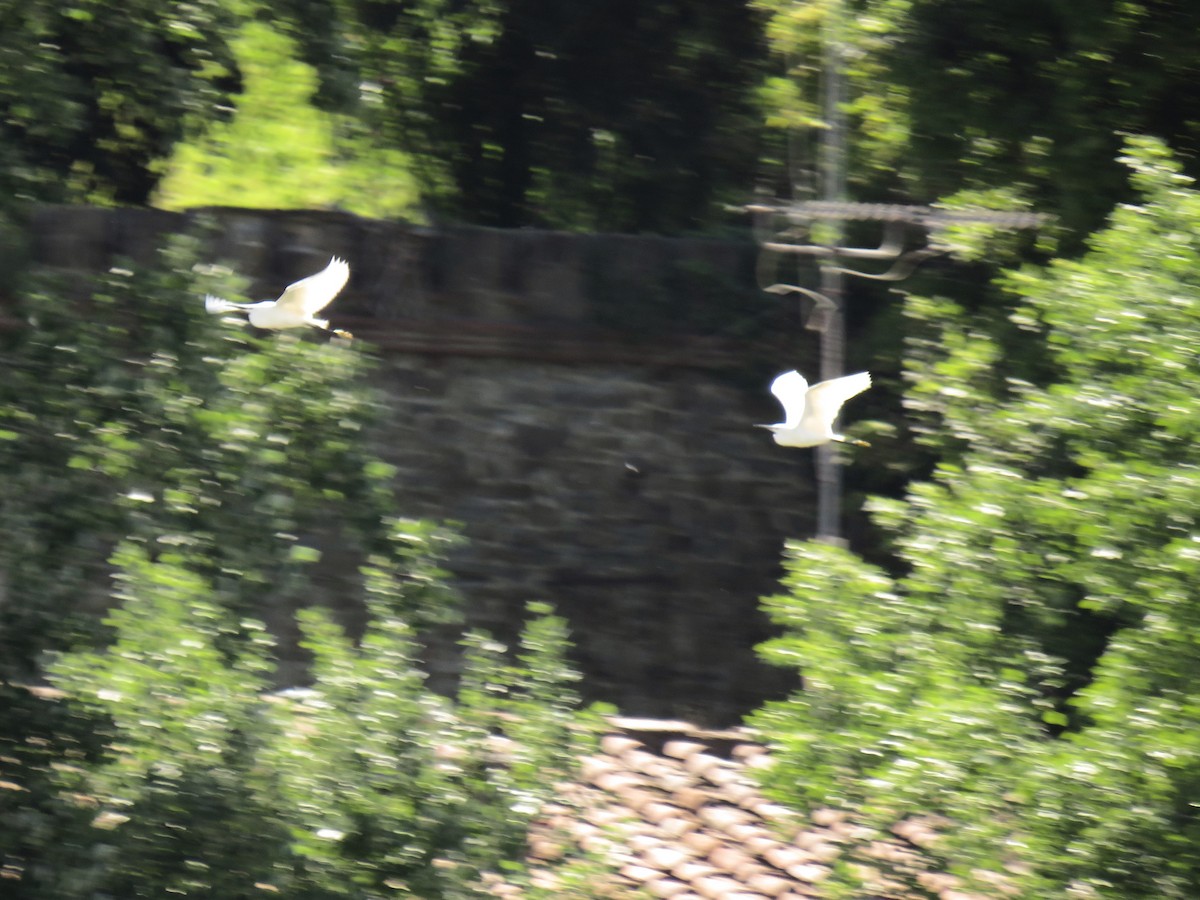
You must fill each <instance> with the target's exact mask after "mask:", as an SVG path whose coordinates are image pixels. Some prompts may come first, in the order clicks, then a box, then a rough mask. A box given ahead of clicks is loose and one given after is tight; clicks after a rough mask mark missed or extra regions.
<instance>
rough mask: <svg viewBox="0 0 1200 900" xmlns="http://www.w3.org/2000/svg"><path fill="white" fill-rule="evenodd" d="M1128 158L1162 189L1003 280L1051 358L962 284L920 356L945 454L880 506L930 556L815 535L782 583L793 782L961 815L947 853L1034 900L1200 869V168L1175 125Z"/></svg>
mask: <svg viewBox="0 0 1200 900" xmlns="http://www.w3.org/2000/svg"><path fill="white" fill-rule="evenodd" d="M1127 162H1128V163H1129V164H1130V165H1132V166H1133V168H1134V171H1135V175H1134V179H1133V181H1134V185H1135V186H1136V188H1137V190H1138V191H1139V193H1140V194H1141V196H1142V200H1141V202H1140V203H1139V204H1137V205H1130V206H1126V207H1123V208H1121V209H1119V210H1118V211H1117V212H1115V213H1114V214H1113V216H1112V219H1111V221H1110V223H1109V225H1108V227H1107V228H1106V229H1105V230H1103V231H1102V232H1100V233H1099V234H1097V235H1096V236H1095V237H1094V238H1093V239H1092V241H1091V242H1090V245H1089V250H1088V252H1087V253H1086V255H1085V256H1084V257H1083V258H1082V259H1080V260H1078V261H1059V262H1056V263H1055V264H1053V265H1051V266H1049V267H1048V268H1045V269H1029V270H1022V271H1018V272H1013V273H1011V274H1009V275H1008V276H1006V277H1005V279H1004V284H1005V286H1006V288H1007V289H1008V290H1009V291H1010V292H1012V293H1013V294H1015V295H1016V296H1017V297H1018V299H1019V302H1018V303H1017V305H1016V307H1015V309H1014V311H1013V313H1012V314H1011V321H1012V324H1013V325H1014V327H1016V328H1018V329H1019V330H1021V332H1022V333H1024V335H1025V336H1026V340H1027V341H1028V342H1029V343H1030V344H1037V345H1040V346H1041V347H1042V348H1043V351H1044V355H1045V358H1044V359H1043V360H1041V361H1040V363H1039V364H1038V365H1037V366H1034V367H1032V368H1029V369H1028V370H1027V371H1026V372H1025V373H1024V374H1025V376H1026V377H1022V373H1021V372H1019V371H1013V370H1012V369H1007V370H1002V374H1001V376H1000V377H997V374H996V373H995V371H994V370H993V366H994V363H995V361H996V359H997V353H998V345H997V343H996V342H995V341H994V340H993V338H992V337H991V336H990V332H991V328H990V325H989V324H988V323H987V322H982V323H981V324H982V327H976V326H975V325H973V324H972V323H971V322H970V320H969V318H967V317H964V316H958V317H953V316H947V315H946V311H945V308H944V301H943V302H942V303H943V309H942V312H941V313H940V318H941V321H942V322H943V323H944V327H945V331H944V333H943V339H942V341H940V342H939V344H937V345H930V346H927V347H925V349H924V350H923V351H922V352H921V353H920V354H916V355H914V356H913V357H912V358H911V362H910V376H911V378H912V387H911V395H912V398H913V402H912V412H913V413H914V415H917V416H919V417H930V416H932V417H933V418H932V419H929V420H928V421H929V423H930V439H931V440H934V441H936V442H937V443H938V444H939V446H941V447H942V448H943V451H944V461H943V462H942V464H941V465H940V466H939V467H938V469H937V472H936V474H935V476H934V478H933V479H932V480H930V481H928V482H922V483H918V484H915V485H913V487H912V489H911V491H910V494H909V497H908V499H907V501H906V502H903V503H897V502H883V501H880V502H879V504H878V507H877V517H878V518H879V519H880V521H881V523H882V524H883V525H884V526H885V528H886V529H887V530H888V531H889V532H890V533H891V534H892V535H893V536H894V538H895V540H896V542H897V549H898V551H899V555H900V558H901V560H902V562H903V564H904V567H905V572H904V573H903V574H902V575H900V576H899V577H896V576H892V575H890V574H888V573H886V572H884V571H882V570H880V569H878V568H876V567H873V566H869V565H867V564H865V563H863V562H861V561H860V560H857V559H856V558H854V557H853V556H851V555H850V554H848V553H846V552H845V551H840V550H837V549H834V548H830V547H824V546H821V545H815V544H795V545H793V546H792V547H791V549H790V551H789V562H788V569H789V574H788V576H787V579H786V586H787V588H788V589H789V593H788V594H786V595H782V596H780V597H776V598H770V599H768V601H767V607H768V610H769V611H770V612H771V614H772V615H773V617H774V618H775V619H776V621H777V622H778V623H779V624H781V625H782V626H784V627H785V629H786V632H787V633H786V634H785V636H783V637H781V638H779V639H778V640H775V641H772V642H770V643H768V644H767V645H765V647H764V654H765V656H766V658H767V659H769V660H771V661H773V662H776V663H779V664H781V665H789V666H793V665H794V666H799V667H801V670H802V671H803V674H804V678H805V686H804V689H803V691H801V692H799V693H798V694H796V695H795V696H794V697H793V698H792V699H791V700H789V701H787V702H783V703H778V704H771V705H769V706H768V707H767V708H765V709H764V710H763V711H761V712H760V713H759V714H757V715H756V717H755V724H757V725H758V726H759V727H761V728H762V729H763V731H764V732H765V733H766V734H769V735H771V737H772V740H773V741H775V742H776V743H777V744H778V745H779V748H780V753H779V759H780V764H779V765H778V767H777V769H776V770H775V771H774V772H773V773H772V774H771V775H770V776H769V778H770V779H771V783H772V784H773V785H774V786H775V787H776V789H777V790H778V791H780V793H781V795H782V796H785V797H789V798H792V799H795V797H796V792H797V790H799V792H800V794H801V795H803V797H804V798H805V799H806V801H807V802H809V803H813V804H828V803H833V804H838V805H843V804H845V805H849V806H850V807H851V808H855V809H859V810H862V811H863V812H864V814H865V815H866V816H867V817H868V818H869V819H870V820H871V821H873V822H875V823H876V824H878V825H881V826H882V825H887V824H890V823H892V822H895V821H896V820H898V819H899V818H902V817H903V816H905V815H908V814H920V813H929V812H933V813H941V814H945V815H947V816H948V817H949V818H950V821H951V824H950V825H948V826H947V829H946V831H947V834H946V841H945V843H944V845H942V848H941V849H942V851H944V852H945V854H946V858H947V864H948V865H950V866H952V867H954V868H955V869H956V870H957V871H958V872H959V873H960V874H962V875H964V876H965V877H968V878H972V879H975V876H976V875H977V874H978V871H980V870H982V871H990V872H993V873H1000V874H1003V876H1004V877H1005V878H1007V879H1008V880H1010V881H1011V882H1014V883H1016V884H1017V885H1018V886H1019V888H1020V894H1021V895H1022V896H1068V895H1072V896H1081V897H1109V898H1113V900H1117V898H1134V897H1145V898H1152V897H1153V898H1162V897H1175V898H1180V900H1182V898H1186V897H1194V896H1196V894H1197V891H1200V855H1198V854H1197V852H1196V847H1197V846H1198V843H1197V841H1198V839H1200V816H1198V815H1197V811H1196V808H1195V805H1194V802H1195V785H1196V784H1197V779H1200V743H1198V742H1197V737H1196V735H1197V731H1196V727H1195V725H1196V717H1197V710H1200V694H1198V693H1197V687H1196V686H1197V685H1198V684H1200V649H1198V648H1200V640H1197V632H1196V620H1197V617H1196V610H1197V609H1200V595H1198V594H1197V584H1198V581H1197V569H1196V564H1197V559H1200V554H1198V553H1197V552H1196V549H1195V548H1196V546H1197V541H1198V540H1200V470H1198V469H1197V467H1196V462H1195V458H1194V447H1195V440H1196V429H1197V417H1196V415H1195V404H1196V397H1197V396H1198V395H1200V381H1198V380H1197V366H1196V359H1197V357H1198V356H1200V345H1198V343H1197V335H1200V321H1198V320H1197V315H1198V313H1197V310H1200V274H1198V273H1200V241H1198V240H1197V238H1196V235H1197V234H1200V192H1197V191H1196V190H1195V189H1194V188H1193V187H1192V186H1191V183H1190V181H1189V179H1187V178H1185V177H1184V176H1183V175H1182V174H1180V172H1179V167H1178V165H1177V164H1176V163H1175V162H1174V161H1173V160H1171V159H1170V157H1169V155H1168V154H1167V153H1166V151H1165V150H1164V149H1163V146H1162V145H1161V144H1160V143H1157V142H1153V141H1146V140H1138V141H1134V142H1132V144H1131V152H1130V155H1129V156H1128V157H1127ZM935 308H936V304H935V303H934V301H931V300H928V299H920V298H913V299H912V300H911V302H910V314H911V315H913V316H917V317H919V318H921V319H923V320H927V319H928V318H929V316H930V315H931V311H934V310H935ZM1018 368H1019V367H1018ZM1003 373H1007V374H1003ZM939 432H940V433H941V434H940V435H939V434H938V433H939ZM976 880H977V879H976ZM982 887H983V888H984V889H987V884H986V881H985V882H984V883H983V885H982Z"/></svg>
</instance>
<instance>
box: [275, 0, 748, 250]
mask: <svg viewBox="0 0 1200 900" xmlns="http://www.w3.org/2000/svg"><path fill="white" fill-rule="evenodd" d="M291 7H292V9H293V10H294V12H295V16H296V19H297V21H298V22H299V23H300V24H299V25H298V26H297V27H298V37H300V39H301V40H303V41H307V42H308V45H309V48H310V52H311V55H312V58H313V59H315V60H316V61H318V63H319V64H320V65H321V70H322V71H323V72H324V74H325V76H326V78H325V85H326V89H327V91H326V94H327V98H328V99H329V101H331V102H339V101H341V102H344V101H346V100H347V99H353V100H356V101H357V102H358V103H359V104H360V109H361V110H362V112H363V115H365V116H366V117H367V118H368V120H369V121H371V122H372V123H374V124H375V125H376V126H377V127H378V128H379V129H380V130H381V131H382V132H383V133H385V134H386V135H387V137H388V139H389V140H390V141H391V142H393V143H394V144H395V145H396V146H399V147H401V148H403V149H405V150H406V151H408V153H409V154H410V156H411V159H412V162H413V166H414V171H415V173H416V174H417V176H418V178H419V179H420V181H421V183H422V185H423V187H424V189H425V192H426V200H427V202H428V203H429V204H430V205H431V206H432V207H433V209H434V210H435V211H436V212H439V213H441V214H442V215H446V216H450V217H453V218H456V219H460V220H466V221H472V222H478V223H482V224H488V225H502V226H519V225H530V224H542V225H553V226H564V227H572V228H593V229H597V228H598V229H608V230H614V229H615V230H630V231H640V230H670V231H680V230H687V229H692V228H696V227H699V226H701V225H705V224H711V223H712V222H713V221H714V220H718V219H719V218H720V210H719V207H718V206H717V204H718V203H719V202H721V201H732V202H741V201H742V200H743V199H744V198H745V197H746V196H747V194H748V193H749V191H750V189H751V187H752V183H753V174H754V171H755V166H756V157H757V150H758V148H757V134H758V132H759V128H758V124H757V120H758V115H757V111H756V110H755V109H754V107H753V105H752V103H751V91H752V89H753V86H754V83H755V80H756V79H757V77H758V73H759V71H760V66H761V62H760V60H761V53H760V38H759V28H758V25H757V23H756V20H755V18H754V17H753V16H752V15H751V14H750V12H749V11H748V10H747V9H746V8H745V7H744V5H743V4H741V3H740V2H714V3H705V4H680V3H675V2H662V0H655V2H636V3H629V2H622V3H611V2H601V0H588V2H581V3H572V4H570V5H569V6H564V5H562V4H557V3H549V2H546V0H502V2H491V0H473V2H469V3H462V4H447V3H445V2H443V0H422V2H418V3H402V2H391V0H383V2H381V0H367V2H359V0H294V2H293V3H292V4H291ZM317 21H322V22H325V23H327V24H328V26H330V30H331V31H332V32H333V34H334V35H336V36H339V37H340V38H341V40H340V41H337V40H336V39H335V40H334V41H330V40H329V39H328V38H327V37H326V36H325V30H324V29H323V30H321V31H316V30H314V29H313V28H312V27H311V23H314V22H317ZM305 23H309V24H305ZM339 65H340V66H342V67H343V68H339ZM351 73H352V74H351ZM348 85H353V87H349V86H348ZM339 88H341V89H342V91H343V96H341V97H338V96H336V94H337V91H338V89H339ZM346 94H353V95H356V96H352V97H347V96H345V95H346Z"/></svg>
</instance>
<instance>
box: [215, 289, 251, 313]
mask: <svg viewBox="0 0 1200 900" xmlns="http://www.w3.org/2000/svg"><path fill="white" fill-rule="evenodd" d="M247 306H249V304H248V303H234V302H233V301H232V300H225V299H224V298H222V297H214V296H213V295H212V294H205V295H204V311H205V312H210V313H212V314H213V315H214V316H219V315H220V314H221V313H227V312H241V311H242V310H244V309H246V307H247Z"/></svg>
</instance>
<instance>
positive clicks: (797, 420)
mask: <svg viewBox="0 0 1200 900" xmlns="http://www.w3.org/2000/svg"><path fill="white" fill-rule="evenodd" d="M870 386H871V375H870V373H869V372H859V373H858V374H856V375H843V376H842V377H841V378H831V379H830V380H829V381H822V382H820V383H819V384H814V385H813V386H812V387H809V386H808V382H807V381H805V380H804V376H803V375H801V374H800V373H799V372H797V371H795V370H793V371H791V372H784V373H783V374H782V375H780V376H779V377H778V378H776V379H775V380H774V381H773V382H771V393H772V394H774V395H775V396H776V397H777V398H778V399H779V402H780V403H782V404H783V421H782V422H780V423H779V424H777V425H760V426H758V427H759V428H769V429H771V431H772V432H773V433H774V435H775V443H777V444H779V445H780V446H781V447H815V446H817V445H818V444H825V443H828V442H829V441H841V442H843V443H847V444H856V445H858V446H860V447H865V446H868V445H867V443H866V441H852V440H849V439H848V438H847V437H846V436H845V435H844V434H835V433H834V430H833V420H834V419H836V418H837V416H838V412H839V411H841V408H842V404H843V403H845V402H846V401H847V400H849V399H850V398H851V397H854V396H856V395H858V394H861V393H862V392H863V391H865V390H866V389H867V388H869V387H870Z"/></svg>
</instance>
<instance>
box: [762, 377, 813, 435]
mask: <svg viewBox="0 0 1200 900" xmlns="http://www.w3.org/2000/svg"><path fill="white" fill-rule="evenodd" d="M807 392H808V382H807V381H805V380H804V376H803V375H801V374H800V373H799V372H797V371H795V370H794V369H793V370H792V371H791V372H784V373H783V374H782V375H780V376H779V377H778V378H776V379H775V380H774V381H772V382H771V393H772V394H774V395H775V398H776V399H777V400H778V401H779V402H780V403H781V404H783V427H784V428H792V427H794V426H795V425H796V424H797V423H798V422H799V421H800V418H801V417H802V416H803V415H804V414H805V394H807Z"/></svg>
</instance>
